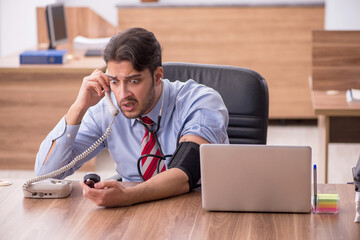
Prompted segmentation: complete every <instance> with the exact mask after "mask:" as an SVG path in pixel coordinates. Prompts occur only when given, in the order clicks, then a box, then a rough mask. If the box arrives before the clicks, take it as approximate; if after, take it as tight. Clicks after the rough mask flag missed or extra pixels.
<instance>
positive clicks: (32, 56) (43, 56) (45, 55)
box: [20, 49, 67, 64]
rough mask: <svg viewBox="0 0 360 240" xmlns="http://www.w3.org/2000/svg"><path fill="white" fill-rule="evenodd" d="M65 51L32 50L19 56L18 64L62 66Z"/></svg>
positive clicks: (64, 59)
mask: <svg viewBox="0 0 360 240" xmlns="http://www.w3.org/2000/svg"><path fill="white" fill-rule="evenodd" d="M66 53H67V50H54V49H51V50H34V51H25V52H23V53H21V54H20V64H63V63H65V62H66Z"/></svg>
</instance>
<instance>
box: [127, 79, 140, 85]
mask: <svg viewBox="0 0 360 240" xmlns="http://www.w3.org/2000/svg"><path fill="white" fill-rule="evenodd" d="M129 82H130V83H131V84H137V83H139V80H137V79H131V80H130V81H129Z"/></svg>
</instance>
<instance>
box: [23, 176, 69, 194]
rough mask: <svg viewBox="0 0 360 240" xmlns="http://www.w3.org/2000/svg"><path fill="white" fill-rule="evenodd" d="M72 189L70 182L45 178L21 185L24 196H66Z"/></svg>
mask: <svg viewBox="0 0 360 240" xmlns="http://www.w3.org/2000/svg"><path fill="white" fill-rule="evenodd" d="M71 190H72V182H71V181H67V180H57V179H46V180H43V181H40V182H35V183H32V184H30V185H28V186H27V187H25V186H24V187H23V193H24V197H25V198H66V197H68V196H69V195H70V193H71Z"/></svg>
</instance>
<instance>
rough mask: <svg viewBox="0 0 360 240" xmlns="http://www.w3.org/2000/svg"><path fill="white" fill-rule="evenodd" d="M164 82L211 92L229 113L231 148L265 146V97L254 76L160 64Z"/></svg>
mask: <svg viewBox="0 0 360 240" xmlns="http://www.w3.org/2000/svg"><path fill="white" fill-rule="evenodd" d="M163 68H164V78H166V79H169V80H170V81H176V80H179V81H183V82H184V81H187V80H188V79H193V80H195V81H196V82H198V83H201V84H204V85H206V86H208V87H211V88H213V89H215V90H216V91H217V92H219V93H220V95H221V96H222V98H223V100H224V102H225V105H226V107H227V108H228V111H229V125H228V129H227V131H228V136H229V140H230V143H232V144H266V137H267V127H268V116H269V94H268V87H267V84H266V81H265V79H264V78H263V77H262V76H261V75H260V74H258V73H257V72H255V71H253V70H250V69H246V68H241V67H234V66H221V65H208V64H195V63H176V62H168V63H163Z"/></svg>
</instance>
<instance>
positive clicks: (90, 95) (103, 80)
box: [66, 69, 110, 125]
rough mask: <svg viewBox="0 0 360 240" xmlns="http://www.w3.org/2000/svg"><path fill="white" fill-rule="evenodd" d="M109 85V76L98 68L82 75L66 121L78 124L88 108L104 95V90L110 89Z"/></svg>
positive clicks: (70, 123) (69, 123)
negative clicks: (86, 74)
mask: <svg viewBox="0 0 360 240" xmlns="http://www.w3.org/2000/svg"><path fill="white" fill-rule="evenodd" d="M109 86H110V82H109V78H108V77H107V76H106V74H105V73H103V72H101V71H100V70H99V69H96V70H95V71H94V72H93V73H92V74H91V75H90V76H87V77H84V79H83V82H82V84H81V87H80V90H79V94H78V96H77V98H76V100H75V102H74V103H73V104H72V105H71V107H70V109H69V111H68V113H67V114H66V123H67V124H68V125H77V124H80V122H81V120H82V118H83V116H84V114H85V113H86V111H87V110H88V108H89V107H91V106H94V105H95V104H97V103H98V102H99V101H100V100H101V99H102V98H103V97H104V94H105V91H107V92H108V91H110V87H109Z"/></svg>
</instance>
